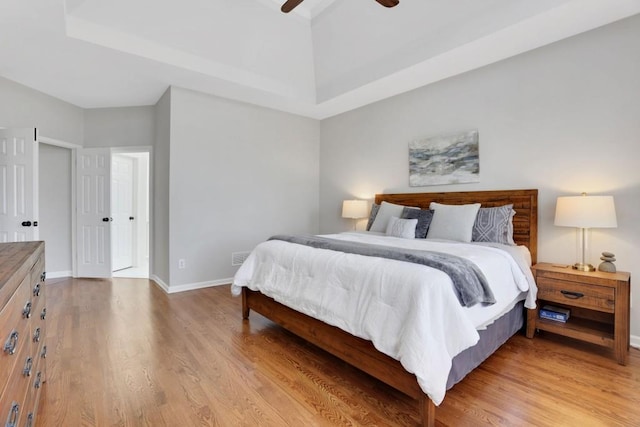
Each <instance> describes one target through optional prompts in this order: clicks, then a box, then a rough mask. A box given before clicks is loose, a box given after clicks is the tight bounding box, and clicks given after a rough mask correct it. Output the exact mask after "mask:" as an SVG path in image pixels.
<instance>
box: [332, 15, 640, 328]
mask: <svg viewBox="0 0 640 427" xmlns="http://www.w3.org/2000/svg"><path fill="white" fill-rule="evenodd" d="M638 40H640V16H636V17H632V18H629V19H626V20H624V21H620V22H618V23H614V24H612V25H609V26H606V27H603V28H600V29H597V30H594V31H591V32H589V33H585V34H582V35H579V36H576V37H573V38H571V39H568V40H564V41H561V42H558V43H555V44H553V45H550V46H547V47H543V48H540V49H537V50H535V51H532V52H529V53H526V54H522V55H520V56H517V57H514V58H511V59H509V60H505V61H502V62H500V63H497V64H494V65H491V66H487V67H485V68H482V69H479V70H476V71H472V72H469V73H467V74H464V75H461V76H458V77H455V78H451V79H448V80H445V81H442V82H439V83H436V84H433V85H429V86H426V87H423V88H420V89H417V90H414V91H412V92H409V93H406V94H403V95H399V96H396V97H394V98H391V99H388V100H384V101H381V102H378V103H375V104H372V105H369V106H366V107H363V108H360V109H358V110H355V111H351V112H348V113H345V114H342V115H340V116H336V117H334V118H331V119H327V120H324V121H323V122H322V123H321V141H322V143H321V152H320V165H321V167H320V209H321V211H320V223H321V227H320V228H321V232H334V231H340V230H345V229H348V228H349V226H350V223H348V222H347V221H346V220H343V219H342V218H340V205H341V202H342V200H343V199H345V198H351V197H359V198H372V197H373V195H374V194H375V193H379V192H391V191H394V192H395V191H397V192H406V191H416V192H418V191H461V190H469V191H471V190H481V189H509V188H538V189H539V190H540V194H539V239H538V244H539V251H538V259H539V260H540V261H552V262H557V263H573V262H575V261H576V260H577V254H576V253H575V232H574V230H573V229H571V228H562V227H555V226H554V225H553V216H554V212H555V201H556V197H557V196H559V195H577V194H579V193H580V192H582V191H587V192H589V193H592V194H594V195H595V194H610V195H613V196H614V197H615V203H616V209H617V214H618V228H616V229H602V230H593V232H592V248H593V251H592V252H593V256H592V258H591V259H592V262H595V263H597V262H598V261H599V260H598V256H599V253H600V252H601V251H603V250H607V251H611V252H614V253H615V254H616V257H617V259H618V261H617V262H616V264H617V266H618V269H620V270H626V271H632V272H633V271H634V270H635V266H636V261H637V260H638V259H640V221H639V219H640V218H639V217H638V212H640V174H639V173H638V162H639V161H640V143H639V140H638V138H639V135H640V120H639V118H640V102H638V94H639V93H640V78H639V77H638V76H639V75H640V43H638ZM468 129H478V130H479V132H480V183H478V184H466V185H449V186H435V187H420V188H415V187H414V188H411V187H409V186H408V180H409V174H408V142H409V141H411V140H413V139H416V138H421V137H427V136H434V135H440V134H446V133H451V132H456V131H461V130H468ZM637 282H638V281H637V280H636V281H635V283H637ZM632 288H633V289H634V290H635V291H634V292H633V308H632V319H631V325H632V334H634V335H636V336H637V335H640V291H639V290H638V289H637V285H634V283H633V280H632Z"/></svg>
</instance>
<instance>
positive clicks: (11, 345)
mask: <svg viewBox="0 0 640 427" xmlns="http://www.w3.org/2000/svg"><path fill="white" fill-rule="evenodd" d="M17 346H18V331H15V330H14V331H12V332H11V334H10V335H9V338H7V341H6V342H5V343H4V352H5V353H8V354H14V353H15V352H16V347H17Z"/></svg>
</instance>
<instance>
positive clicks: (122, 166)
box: [111, 155, 135, 271]
mask: <svg viewBox="0 0 640 427" xmlns="http://www.w3.org/2000/svg"><path fill="white" fill-rule="evenodd" d="M133 165H134V160H133V159H132V158H131V157H127V156H123V155H113V156H112V157H111V217H112V218H113V222H112V223H111V253H112V255H113V256H112V262H113V266H112V268H113V271H118V270H123V269H125V268H129V267H132V266H133V221H134V220H135V214H134V204H133Z"/></svg>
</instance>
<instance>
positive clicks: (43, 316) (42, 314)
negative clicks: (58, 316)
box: [40, 307, 47, 320]
mask: <svg viewBox="0 0 640 427" xmlns="http://www.w3.org/2000/svg"><path fill="white" fill-rule="evenodd" d="M40 318H41V319H42V320H44V319H46V318H47V307H45V308H43V309H42V311H41V312H40Z"/></svg>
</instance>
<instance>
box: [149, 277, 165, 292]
mask: <svg viewBox="0 0 640 427" xmlns="http://www.w3.org/2000/svg"><path fill="white" fill-rule="evenodd" d="M149 280H152V281H153V283H155V284H156V286H157V287H159V288H160V289H162V290H163V291H165V292H166V293H169V286H168V285H167V284H166V283H164V282H163V281H162V279H160V278H159V277H158V276H156V275H155V274H151V275H149Z"/></svg>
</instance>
